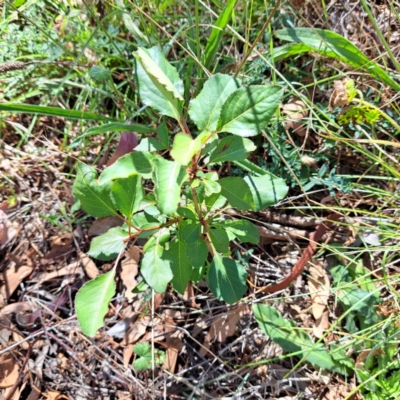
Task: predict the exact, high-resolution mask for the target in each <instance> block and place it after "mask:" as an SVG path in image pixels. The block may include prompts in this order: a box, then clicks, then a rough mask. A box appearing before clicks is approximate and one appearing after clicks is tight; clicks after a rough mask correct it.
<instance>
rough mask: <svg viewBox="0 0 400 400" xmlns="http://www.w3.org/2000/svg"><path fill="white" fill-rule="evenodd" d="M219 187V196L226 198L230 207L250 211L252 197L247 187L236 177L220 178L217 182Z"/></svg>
mask: <svg viewBox="0 0 400 400" xmlns="http://www.w3.org/2000/svg"><path fill="white" fill-rule="evenodd" d="M218 183H219V184H220V185H221V194H222V196H224V197H226V198H227V199H228V201H229V203H230V205H231V206H232V207H236V208H238V209H239V210H242V211H248V210H251V209H252V208H253V206H254V200H253V195H252V193H251V191H250V188H249V185H248V184H247V183H246V182H245V181H244V180H243V179H242V178H239V177H236V176H233V177H228V178H222V179H220V180H219V181H218Z"/></svg>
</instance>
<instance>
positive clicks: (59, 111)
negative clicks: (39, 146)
mask: <svg viewBox="0 0 400 400" xmlns="http://www.w3.org/2000/svg"><path fill="white" fill-rule="evenodd" d="M0 111H8V112H17V113H25V114H38V115H49V116H51V117H61V118H69V119H83V120H87V121H90V120H92V121H108V122H110V121H116V120H115V119H114V118H107V117H104V116H103V115H99V114H94V113H91V112H86V111H79V110H66V109H64V108H58V107H48V106H34V105H31V104H13V103H7V104H4V103H0ZM117 122H118V121H117Z"/></svg>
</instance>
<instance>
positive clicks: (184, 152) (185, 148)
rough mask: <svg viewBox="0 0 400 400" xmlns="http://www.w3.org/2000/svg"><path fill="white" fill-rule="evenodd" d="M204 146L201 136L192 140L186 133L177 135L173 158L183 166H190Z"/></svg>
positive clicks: (172, 151) (172, 153)
mask: <svg viewBox="0 0 400 400" xmlns="http://www.w3.org/2000/svg"><path fill="white" fill-rule="evenodd" d="M202 145H203V144H202V143H201V137H200V136H198V137H197V138H196V139H192V138H191V137H190V136H189V135H187V134H185V133H177V134H176V135H175V138H174V143H173V145H172V150H171V157H172V158H173V159H174V160H175V161H177V162H178V163H180V164H182V165H188V164H189V163H190V161H191V160H192V158H193V156H194V155H195V154H197V153H198V152H199V151H200V149H201V146H202Z"/></svg>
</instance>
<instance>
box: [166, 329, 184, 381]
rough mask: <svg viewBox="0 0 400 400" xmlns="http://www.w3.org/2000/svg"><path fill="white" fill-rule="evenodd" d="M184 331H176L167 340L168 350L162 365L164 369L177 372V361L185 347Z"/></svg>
mask: <svg viewBox="0 0 400 400" xmlns="http://www.w3.org/2000/svg"><path fill="white" fill-rule="evenodd" d="M182 338H183V333H182V332H181V331H177V332H174V333H173V334H172V335H171V336H170V337H168V338H167V340H166V341H165V347H166V348H167V351H166V353H165V361H164V364H163V366H162V368H163V369H166V370H167V371H169V372H171V373H172V374H173V373H174V372H175V368H176V362H177V360H178V355H179V352H180V351H181V350H182V349H183V347H184V343H183V342H182Z"/></svg>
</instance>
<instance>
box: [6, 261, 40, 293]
mask: <svg viewBox="0 0 400 400" xmlns="http://www.w3.org/2000/svg"><path fill="white" fill-rule="evenodd" d="M32 271H33V268H32V267H28V266H27V265H23V266H22V267H19V268H16V267H15V266H14V267H11V268H9V269H8V270H7V271H6V272H5V273H4V274H2V278H3V280H4V284H3V285H1V286H0V295H1V296H3V298H4V299H9V297H10V296H11V295H12V294H13V293H14V291H15V289H17V287H18V286H19V285H20V283H21V282H22V281H23V280H24V279H25V278H26V277H27V276H29V275H30V274H31V273H32Z"/></svg>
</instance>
